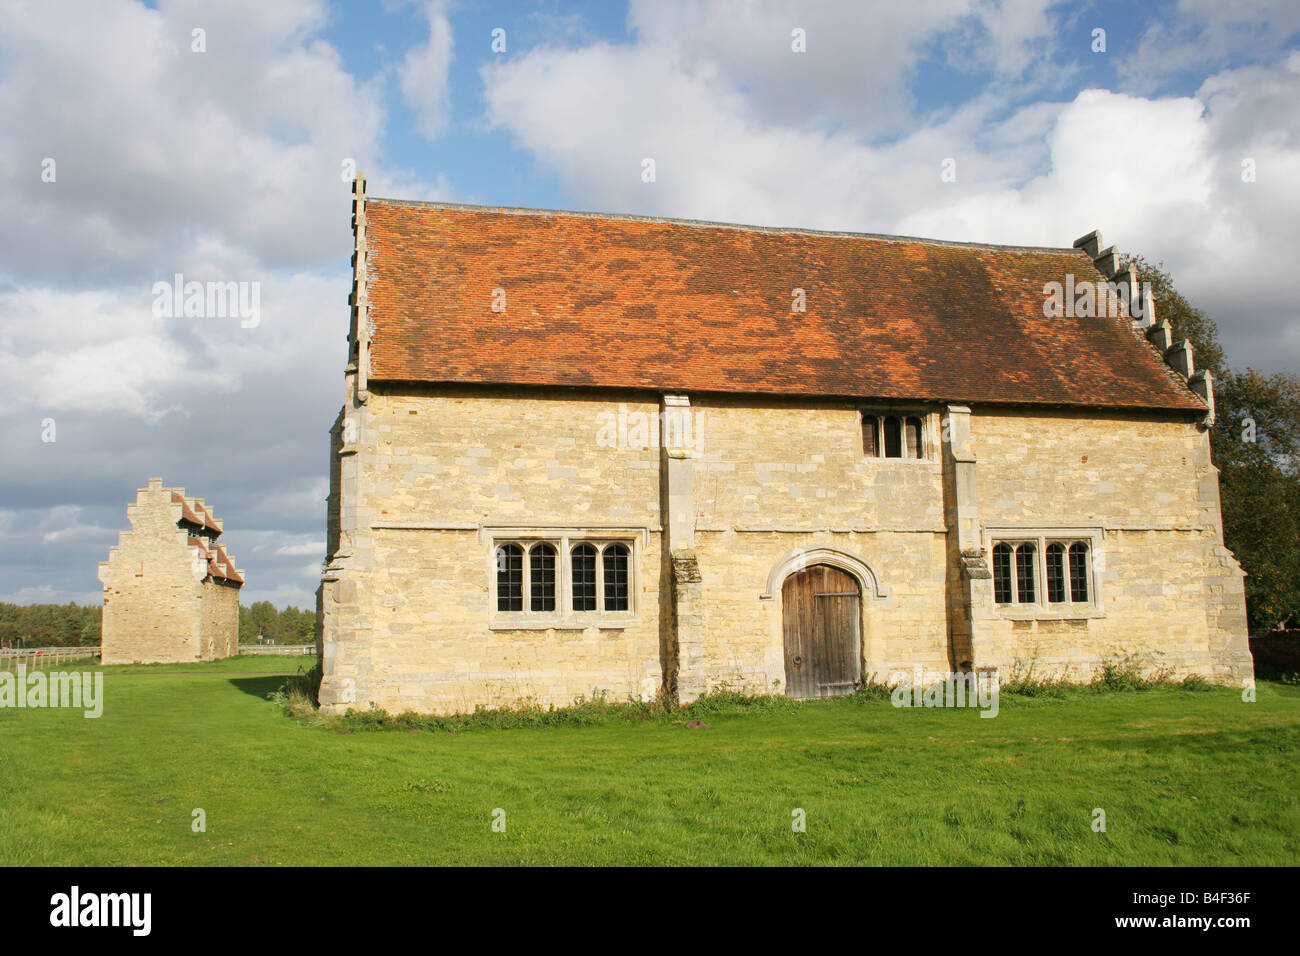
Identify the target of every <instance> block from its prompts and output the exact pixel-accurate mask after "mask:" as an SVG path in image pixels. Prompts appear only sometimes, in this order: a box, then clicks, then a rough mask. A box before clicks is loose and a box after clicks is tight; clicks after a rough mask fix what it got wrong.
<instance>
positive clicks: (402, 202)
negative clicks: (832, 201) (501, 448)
mask: <svg viewBox="0 0 1300 956" xmlns="http://www.w3.org/2000/svg"><path fill="white" fill-rule="evenodd" d="M366 203H367V205H368V204H370V203H381V204H384V205H390V206H423V207H426V208H429V209H450V210H466V211H470V212H496V213H501V214H502V215H508V216H525V215H542V216H572V217H574V218H578V219H601V220H608V221H612V222H662V223H666V224H669V225H675V226H695V227H698V228H703V229H734V230H737V231H739V232H769V233H774V234H777V235H811V236H834V237H841V238H845V239H874V240H879V241H882V242H921V243H927V244H929V245H935V246H950V247H955V248H958V249H996V250H998V251H999V252H1027V253H1029V252H1049V253H1056V254H1059V255H1069V256H1080V255H1086V254H1085V253H1083V252H1082V251H1081V250H1080V249H1078V248H1075V247H1065V246H1004V245H999V244H998V243H994V242H969V241H964V240H956V239H932V238H928V237H926V236H899V235H891V234H889V233H882V232H853V231H851V230H847V229H812V228H809V227H806V226H756V225H751V224H748V223H740V222H721V221H718V220H714V219H679V218H676V217H673V216H641V215H637V214H636V213H615V212H589V211H582V210H577V209H542V208H536V207H530V206H488V205H480V204H477V203H460V202H443V201H425V200H419V199H389V198H385V197H382V196H370V195H367V196H366Z"/></svg>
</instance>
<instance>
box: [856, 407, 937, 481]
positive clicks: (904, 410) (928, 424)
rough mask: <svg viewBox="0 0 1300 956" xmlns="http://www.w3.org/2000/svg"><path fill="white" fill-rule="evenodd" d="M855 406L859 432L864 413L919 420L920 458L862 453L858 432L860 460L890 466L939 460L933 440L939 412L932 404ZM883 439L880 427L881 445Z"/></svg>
mask: <svg viewBox="0 0 1300 956" xmlns="http://www.w3.org/2000/svg"><path fill="white" fill-rule="evenodd" d="M855 407H856V410H857V413H858V428H859V432H860V430H861V428H862V425H863V421H862V417H863V416H864V415H875V416H876V417H877V418H881V419H883V418H884V417H885V416H886V415H897V416H898V417H899V418H903V419H906V418H908V417H912V418H919V419H920V420H921V457H920V458H908V457H906V456H904V457H902V458H886V457H885V456H884V455H876V456H875V457H872V456H870V455H866V454H863V453H862V450H861V435H860V434H859V449H858V457H859V458H860V459H861V460H862V461H869V462H872V463H879V464H882V465H887V466H890V467H892V466H895V465H902V464H909V465H933V464H935V463H936V462H937V461H939V448H938V446H937V443H936V441H935V437H936V436H937V435H938V434H939V430H938V429H937V428H936V427H935V426H936V424H938V421H939V418H940V416H941V413H940V412H939V411H938V410H936V409H935V408H933V407H932V406H927V405H872V404H859V405H857V406H855ZM884 441H885V437H884V429H883V427H882V429H881V435H880V442H881V445H882V446H883V444H884ZM903 442H904V445H906V442H907V439H906V436H904V437H903Z"/></svg>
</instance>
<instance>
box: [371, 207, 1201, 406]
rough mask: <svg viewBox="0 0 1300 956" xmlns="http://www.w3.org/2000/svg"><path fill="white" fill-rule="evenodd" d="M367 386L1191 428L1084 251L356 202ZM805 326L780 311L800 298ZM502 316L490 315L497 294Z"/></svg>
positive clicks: (1177, 396) (1187, 402)
mask: <svg viewBox="0 0 1300 956" xmlns="http://www.w3.org/2000/svg"><path fill="white" fill-rule="evenodd" d="M366 220H367V226H366V240H367V244H366V254H367V258H366V272H367V275H366V282H367V294H368V297H369V301H370V304H371V320H372V329H373V337H372V340H371V346H370V378H371V379H372V380H374V381H380V382H382V381H389V382H438V383H481V384H502V385H504V384H512V385H552V386H554V385H559V386H587V387H600V388H636V389H651V390H655V391H677V390H680V391H684V392H692V391H694V392H742V393H744V392H747V393H764V394H784V395H820V396H828V395H834V396H847V397H860V398H884V399H913V400H921V399H924V400H940V401H956V402H995V403H1032V404H1064V405H1081V406H1093V407H1130V408H1132V407H1144V408H1160V409H1184V410H1189V411H1201V410H1204V408H1205V405H1204V403H1203V402H1202V401H1201V400H1200V398H1199V397H1198V396H1196V395H1195V394H1194V393H1192V392H1191V391H1190V390H1189V389H1188V388H1187V386H1186V384H1185V382H1183V381H1182V380H1181V379H1180V378H1179V377H1178V376H1177V374H1176V373H1175V372H1173V371H1172V370H1170V369H1169V368H1167V367H1166V366H1165V365H1164V363H1163V362H1162V361H1161V359H1160V357H1159V356H1158V355H1157V354H1156V352H1155V350H1154V349H1153V348H1152V347H1151V346H1150V345H1149V344H1148V343H1147V342H1146V340H1145V338H1144V337H1143V336H1142V334H1141V333H1140V332H1135V331H1134V330H1133V329H1132V327H1131V324H1130V321H1129V319H1128V318H1127V317H1124V316H1120V317H1117V318H1047V317H1045V316H1044V315H1043V302H1044V292H1043V287H1044V285H1045V284H1046V283H1048V282H1054V281H1055V282H1060V283H1062V284H1064V283H1065V281H1066V275H1067V274H1068V273H1073V274H1074V276H1075V280H1076V281H1079V280H1082V279H1085V278H1086V279H1088V280H1090V281H1092V282H1098V281H1104V277H1103V276H1102V275H1101V273H1100V272H1099V271H1098V270H1097V268H1096V266H1095V265H1094V264H1093V262H1092V260H1091V259H1089V258H1088V256H1087V255H1085V254H1084V253H1083V252H1081V251H1079V250H1077V249H1034V248H1020V247H1011V246H986V245H966V244H959V243H945V242H939V241H933V240H923V239H907V238H898V237H888V236H869V235H857V234H847V233H817V232H811V231H807V230H793V229H785V230H782V229H762V228H757V227H737V226H726V225H720V224H714V223H691V222H682V221H665V220H657V219H646V218H634V217H614V216H599V215H588V214H582V213H564V212H547V211H539V210H503V209H493V208H485V207H475V206H458V205H450V204H440V203H413V202H402V201H397V200H386V199H374V198H368V199H367V201H366ZM795 288H802V289H804V290H805V294H806V302H807V311H806V312H804V313H792V312H791V309H790V306H791V298H792V290H793V289H795ZM494 289H503V290H504V291H505V293H506V311H505V312H504V313H500V312H493V311H492V309H491V306H492V301H493V290H494Z"/></svg>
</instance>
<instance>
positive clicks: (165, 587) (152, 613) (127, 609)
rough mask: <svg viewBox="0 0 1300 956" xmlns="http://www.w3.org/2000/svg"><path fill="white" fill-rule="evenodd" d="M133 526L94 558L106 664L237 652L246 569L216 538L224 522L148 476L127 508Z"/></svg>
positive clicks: (213, 656)
mask: <svg viewBox="0 0 1300 956" xmlns="http://www.w3.org/2000/svg"><path fill="white" fill-rule="evenodd" d="M126 516H127V519H128V520H129V521H130V522H131V530H130V531H123V532H121V533H120V534H119V535H118V539H117V546H116V547H113V548H109V549H108V560H107V561H101V562H100V563H99V580H100V581H101V582H103V585H104V619H103V626H102V638H101V649H102V654H103V662H104V663H105V664H131V663H144V664H155V663H165V662H172V661H212V660H217V659H218V658H222V657H230V656H231V655H233V654H237V653H239V589H240V588H241V587H243V585H244V573H243V572H242V571H240V570H238V569H237V568H236V567H235V559H234V558H232V557H231V556H230V555H228V554H227V553H226V549H225V546H224V545H222V544H220V543H219V542H218V541H217V539H218V538H219V537H220V536H221V531H222V522H221V519H220V518H218V517H217V516H216V515H214V514H213V513H212V509H211V508H209V507H208V506H207V504H206V503H205V502H204V500H203V499H202V498H188V497H186V495H185V489H184V488H164V487H163V483H162V479H161V478H150V479H149V486H148V487H147V488H140V489H137V491H136V497H135V503H134V504H131V505H127V508H126Z"/></svg>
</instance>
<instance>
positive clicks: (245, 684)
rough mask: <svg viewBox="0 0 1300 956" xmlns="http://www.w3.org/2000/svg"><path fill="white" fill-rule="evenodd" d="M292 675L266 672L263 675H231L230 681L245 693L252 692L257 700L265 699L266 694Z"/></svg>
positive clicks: (279, 686) (283, 683)
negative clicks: (265, 674) (266, 673)
mask: <svg viewBox="0 0 1300 956" xmlns="http://www.w3.org/2000/svg"><path fill="white" fill-rule="evenodd" d="M292 676H293V675H292V674H268V675H267V676H265V677H232V678H231V679H230V683H231V684H233V685H234V686H235V687H238V688H239V689H240V690H242V691H243V692H244V693H245V694H252V695H253V696H254V697H256V698H258V699H259V700H266V697H267V695H268V694H273V693H275V692H276V691H277V690H279V689H280V688H281V687H283V686H284V685H285V683H286V682H287V681H288V680H289V678H290V677H292Z"/></svg>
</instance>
